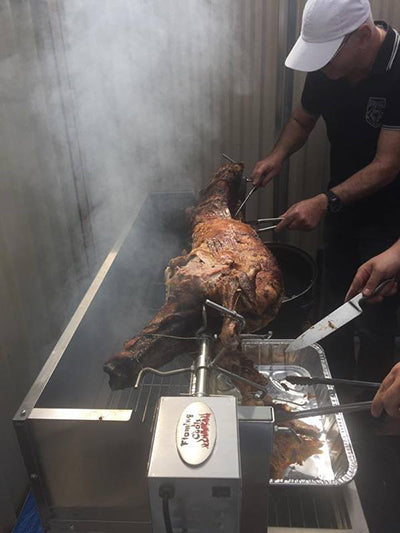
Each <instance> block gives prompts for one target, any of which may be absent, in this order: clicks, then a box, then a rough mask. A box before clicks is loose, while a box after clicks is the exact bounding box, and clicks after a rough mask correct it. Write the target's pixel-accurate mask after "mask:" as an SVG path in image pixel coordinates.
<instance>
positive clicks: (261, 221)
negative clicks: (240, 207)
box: [247, 217, 283, 233]
mask: <svg viewBox="0 0 400 533" xmlns="http://www.w3.org/2000/svg"><path fill="white" fill-rule="evenodd" d="M282 220H283V218H282V217H275V218H258V219H257V220H250V221H248V222H247V224H250V226H257V225H258V224H265V223H266V222H267V223H268V222H271V223H272V224H273V225H272V226H267V227H265V228H259V229H258V228H255V229H256V231H257V233H262V232H263V231H269V230H271V229H275V228H276V226H277V225H278V224H279V222H282Z"/></svg>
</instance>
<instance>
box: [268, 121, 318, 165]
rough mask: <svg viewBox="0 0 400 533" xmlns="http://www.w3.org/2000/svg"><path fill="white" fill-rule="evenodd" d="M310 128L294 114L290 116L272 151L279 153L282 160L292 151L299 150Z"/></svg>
mask: <svg viewBox="0 0 400 533" xmlns="http://www.w3.org/2000/svg"><path fill="white" fill-rule="evenodd" d="M311 130H312V127H307V126H305V125H304V124H302V123H301V122H299V120H298V119H297V118H296V117H295V116H291V117H290V119H289V120H288V122H287V124H286V126H285V128H284V129H283V131H282V133H281V135H280V137H279V139H278V141H277V143H276V144H275V146H274V149H273V150H272V153H274V154H276V155H279V157H280V158H281V159H282V161H283V160H285V159H287V158H288V157H289V156H290V155H292V154H293V153H294V152H297V150H300V148H301V147H302V146H303V145H304V143H305V142H306V140H307V139H308V136H309V135H310V132H311Z"/></svg>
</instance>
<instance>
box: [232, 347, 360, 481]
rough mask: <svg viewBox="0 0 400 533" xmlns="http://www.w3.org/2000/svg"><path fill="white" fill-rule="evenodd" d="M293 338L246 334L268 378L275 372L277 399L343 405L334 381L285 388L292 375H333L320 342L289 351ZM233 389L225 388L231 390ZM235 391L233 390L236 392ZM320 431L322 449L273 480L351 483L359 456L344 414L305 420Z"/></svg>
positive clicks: (304, 405)
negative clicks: (267, 337) (283, 338)
mask: <svg viewBox="0 0 400 533" xmlns="http://www.w3.org/2000/svg"><path fill="white" fill-rule="evenodd" d="M289 343H290V340H286V339H285V340H274V339H257V338H254V339H246V340H244V341H243V342H242V350H243V353H244V354H245V355H246V358H248V359H250V360H251V361H253V362H254V364H255V367H256V368H257V369H258V371H259V372H260V373H261V374H262V375H264V376H265V377H266V378H269V377H272V378H273V380H272V383H271V384H270V385H269V386H268V387H269V394H270V396H271V397H272V398H273V401H274V402H278V403H280V402H282V403H284V404H287V405H289V406H290V409H291V410H293V411H297V410H305V409H312V408H316V407H322V406H328V405H338V404H339V400H338V397H337V395H336V392H335V389H334V387H332V386H330V385H316V386H307V387H304V386H298V385H295V386H292V387H291V388H289V390H285V387H282V388H280V387H279V383H280V382H281V381H283V383H285V382H284V378H285V377H286V376H288V375H299V376H307V377H310V376H312V377H326V378H330V377H331V374H330V371H329V367H328V364H327V361H326V357H325V354H324V351H323V349H322V348H321V347H320V346H319V345H317V344H314V345H312V346H309V347H308V348H305V349H303V350H299V351H298V352H295V353H290V354H286V353H285V348H286V346H287V345H288V344H289ZM227 392H228V391H227V390H225V393H227ZM232 392H234V391H230V392H229V393H232ZM302 421H303V422H304V423H307V424H308V425H310V426H312V427H314V428H317V430H318V431H319V437H318V438H319V442H320V444H321V446H320V449H319V450H317V451H316V453H314V454H312V455H310V456H309V457H308V458H307V459H305V460H304V461H302V464H300V462H298V461H297V460H296V457H294V458H293V459H294V461H293V462H292V463H291V464H290V466H288V467H287V468H286V469H285V470H284V472H283V473H282V476H281V477H279V478H274V479H271V483H272V484H273V485H285V486H286V485H293V486H298V485H305V486H307V485H317V486H339V485H344V484H346V483H349V482H350V481H351V480H352V479H353V478H354V476H355V474H356V472H357V460H356V457H355V454H354V449H353V446H352V444H351V440H350V436H349V433H348V430H347V426H346V422H345V420H344V417H343V414H341V413H338V414H331V415H323V416H317V417H313V418H304V419H302Z"/></svg>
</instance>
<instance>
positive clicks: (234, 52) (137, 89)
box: [59, 0, 246, 255]
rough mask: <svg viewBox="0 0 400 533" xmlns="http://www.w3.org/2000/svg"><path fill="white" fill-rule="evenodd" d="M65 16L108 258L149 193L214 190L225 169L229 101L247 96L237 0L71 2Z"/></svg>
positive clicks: (81, 130) (94, 205) (90, 180)
mask: <svg viewBox="0 0 400 533" xmlns="http://www.w3.org/2000/svg"><path fill="white" fill-rule="evenodd" d="M63 8H64V10H63V13H60V14H59V16H60V19H61V26H62V31H61V33H62V37H63V46H64V49H65V57H66V65H67V70H68V73H67V76H68V83H70V87H71V91H72V94H73V99H72V100H71V102H73V106H74V109H73V110H71V111H72V112H73V113H74V114H75V119H76V133H77V136H78V140H79V146H80V152H81V154H82V164H83V167H84V168H83V174H84V178H83V179H84V181H85V186H86V188H87V195H88V198H89V209H90V214H91V218H90V223H91V227H92V230H93V233H94V240H95V243H96V245H97V247H98V250H100V251H104V250H106V249H107V247H108V246H109V244H110V237H115V235H116V233H117V230H119V229H120V228H121V226H122V225H123V221H124V219H127V218H128V215H131V214H132V213H135V212H136V211H137V210H138V209H139V207H140V205H141V202H142V201H143V199H144V198H145V196H146V195H147V194H148V193H150V192H154V191H176V190H198V189H200V188H201V187H203V186H204V184H205V182H206V181H207V179H208V177H209V173H210V172H211V171H212V170H213V169H214V168H215V167H216V166H218V165H219V164H220V162H221V158H220V151H221V141H222V133H221V129H222V117H223V112H222V110H223V105H224V101H225V100H226V98H227V94H229V93H230V92H231V91H237V92H243V91H244V92H245V91H246V84H245V82H243V80H245V79H246V75H245V73H243V72H240V69H239V65H241V64H243V62H241V61H240V51H239V46H238V45H237V43H236V42H235V37H234V31H233V28H234V24H235V14H234V13H233V12H232V3H231V2H229V1H228V0H218V1H212V0H186V1H185V2H173V1H171V2H167V1H165V0H152V1H146V0H135V1H132V0H112V1H111V0H109V1H106V2H98V1H88V0H69V1H68V2H65V3H64V4H63ZM233 72H234V76H233V78H232V73H233ZM232 80H233V81H232ZM232 84H233V85H234V86H233V87H232ZM100 255H101V254H100Z"/></svg>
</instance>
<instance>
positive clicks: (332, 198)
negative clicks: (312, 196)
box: [328, 191, 342, 213]
mask: <svg viewBox="0 0 400 533" xmlns="http://www.w3.org/2000/svg"><path fill="white" fill-rule="evenodd" d="M328 209H329V211H330V212H331V213H337V212H338V211H340V210H341V209H342V201H341V200H340V198H339V197H338V196H336V194H335V193H334V192H332V191H329V193H328Z"/></svg>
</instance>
